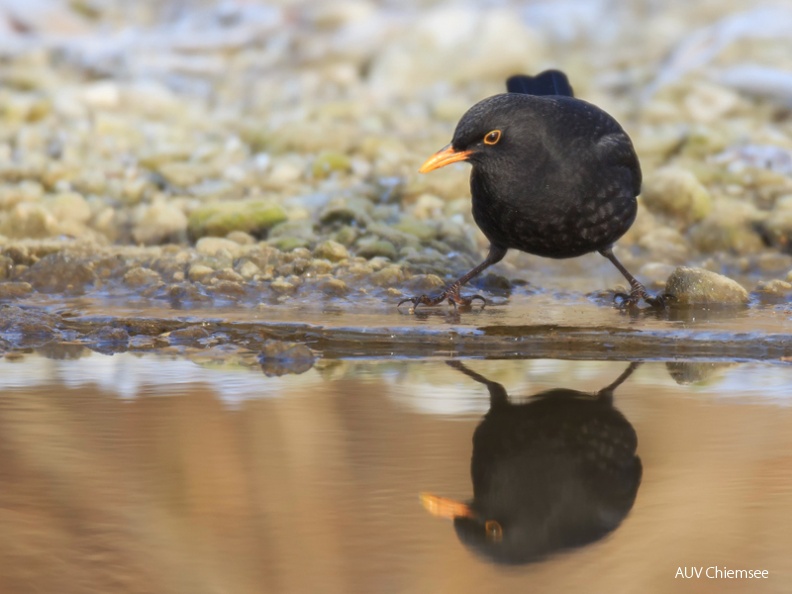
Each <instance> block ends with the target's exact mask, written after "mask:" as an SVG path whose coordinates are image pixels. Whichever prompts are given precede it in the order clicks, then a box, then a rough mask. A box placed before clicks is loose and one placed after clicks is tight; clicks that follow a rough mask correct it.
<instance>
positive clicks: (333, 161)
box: [311, 152, 352, 179]
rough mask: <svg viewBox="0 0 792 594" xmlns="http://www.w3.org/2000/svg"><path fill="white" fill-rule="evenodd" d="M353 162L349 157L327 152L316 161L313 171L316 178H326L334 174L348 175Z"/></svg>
mask: <svg viewBox="0 0 792 594" xmlns="http://www.w3.org/2000/svg"><path fill="white" fill-rule="evenodd" d="M351 169H352V162H351V161H350V159H349V157H348V156H347V155H344V154H342V153H337V152H325V153H322V154H321V155H319V156H318V157H316V159H314V162H313V165H312V167H311V171H312V172H313V176H314V177H315V178H319V179H321V178H324V177H327V176H329V175H330V174H332V173H335V172H339V173H348V172H349V171H350V170H351Z"/></svg>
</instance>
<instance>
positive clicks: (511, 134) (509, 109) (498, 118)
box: [419, 93, 543, 173]
mask: <svg viewBox="0 0 792 594" xmlns="http://www.w3.org/2000/svg"><path fill="white" fill-rule="evenodd" d="M542 100H543V99H540V100H539V101H538V102H539V103H541V101H542ZM536 107H537V98H536V97H533V96H530V95H521V94H516V93H505V94H502V95H495V96H493V97H489V98H487V99H484V100H483V101H479V102H478V103H476V105H474V106H473V107H471V108H470V109H469V110H468V111H467V113H465V115H463V116H462V119H461V120H459V123H458V124H457V127H456V130H455V131H454V138H453V140H452V141H451V144H449V145H448V146H446V147H444V148H442V149H441V150H439V151H438V152H436V153H435V154H434V155H432V156H431V157H429V159H427V160H426V162H425V163H424V164H423V165H422V166H421V168H420V169H419V171H420V172H421V173H428V172H430V171H433V170H435V169H438V168H440V167H445V166H446V165H450V164H451V163H457V162H459V161H468V162H470V163H472V164H473V165H474V166H476V165H486V164H487V163H492V162H497V161H501V160H503V159H508V158H510V157H513V156H517V155H524V154H526V153H527V152H528V151H529V150H530V145H531V144H532V143H534V142H535V132H532V131H533V130H535V128H534V124H535V122H536V117H537V115H536Z"/></svg>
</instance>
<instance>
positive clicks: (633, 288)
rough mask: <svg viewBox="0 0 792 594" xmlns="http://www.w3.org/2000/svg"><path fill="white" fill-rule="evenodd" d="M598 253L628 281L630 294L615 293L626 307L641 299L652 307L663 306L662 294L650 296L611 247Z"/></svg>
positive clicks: (635, 303)
mask: <svg viewBox="0 0 792 594" xmlns="http://www.w3.org/2000/svg"><path fill="white" fill-rule="evenodd" d="M599 253H600V254H602V255H603V256H605V257H606V258H607V259H608V260H610V261H611V263H613V265H614V266H615V267H616V268H618V269H619V272H621V273H622V274H623V275H624V278H626V279H627V282H629V283H630V294H629V295H625V294H624V293H617V294H616V297H621V298H622V299H623V300H624V301H623V303H624V305H625V306H627V307H632V306H635V305H637V304H638V302H639V301H640V300H641V299H643V300H644V301H646V302H647V303H648V304H649V305H651V306H652V307H657V308H662V307H665V301H664V300H663V297H662V296H658V297H652V296H651V295H650V294H649V293H648V292H647V291H646V287H644V286H643V285H642V284H641V283H640V282H638V279H637V278H635V277H634V276H633V275H632V274H630V271H629V270H627V269H626V268H625V267H624V266H623V265H622V263H621V262H619V261H618V260H617V259H616V256H614V255H613V248H610V247H609V248H605V249H604V250H600V251H599Z"/></svg>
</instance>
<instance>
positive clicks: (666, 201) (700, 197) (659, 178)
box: [641, 167, 712, 227]
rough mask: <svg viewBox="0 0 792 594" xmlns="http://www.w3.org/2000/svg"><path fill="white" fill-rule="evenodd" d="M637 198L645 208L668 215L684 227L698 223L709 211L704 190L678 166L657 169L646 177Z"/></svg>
mask: <svg viewBox="0 0 792 594" xmlns="http://www.w3.org/2000/svg"><path fill="white" fill-rule="evenodd" d="M641 196H642V198H643V203H644V204H645V205H646V208H648V209H649V210H651V211H654V212H657V213H660V214H665V215H668V216H670V217H672V218H674V219H676V220H678V221H679V222H681V223H682V224H683V225H684V226H685V227H687V226H690V225H691V224H692V223H695V222H696V221H700V220H701V219H703V218H704V217H706V216H707V215H708V214H709V213H710V211H711V210H712V197H711V196H710V193H709V191H708V190H707V188H705V187H704V186H703V185H702V184H701V183H700V182H699V181H698V179H696V176H695V175H694V174H693V173H692V172H690V171H687V170H684V169H680V168H678V167H665V168H663V169H658V170H657V171H655V172H654V173H653V174H652V175H649V176H647V179H646V181H645V182H644V186H643V189H642V192H641Z"/></svg>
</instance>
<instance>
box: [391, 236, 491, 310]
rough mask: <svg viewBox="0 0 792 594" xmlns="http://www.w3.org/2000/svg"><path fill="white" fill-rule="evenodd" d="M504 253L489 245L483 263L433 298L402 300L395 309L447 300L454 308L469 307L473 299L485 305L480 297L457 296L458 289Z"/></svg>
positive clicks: (419, 297)
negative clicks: (403, 305)
mask: <svg viewBox="0 0 792 594" xmlns="http://www.w3.org/2000/svg"><path fill="white" fill-rule="evenodd" d="M506 251H507V250H506V248H502V247H500V246H496V245H494V244H490V248H489V253H488V254H487V257H486V258H484V261H483V262H482V263H481V264H479V265H478V266H476V267H475V268H473V269H472V270H470V271H468V272H467V273H465V274H463V275H462V276H460V277H459V278H458V279H457V280H455V281H454V282H453V283H451V284H450V285H448V286H447V287H446V288H445V289H443V292H442V293H440V294H439V295H436V296H434V297H430V296H429V295H420V296H418V297H408V298H407V299H402V300H401V301H399V305H397V306H396V307H399V306H400V305H401V304H402V303H407V302H408V301H409V302H411V303H412V304H413V306H414V307H418V306H419V305H437V304H439V303H442V302H443V301H446V300H448V302H449V303H451V304H452V305H453V306H454V307H456V306H457V305H470V303H471V302H472V301H473V300H474V299H481V301H483V302H484V303H486V300H485V299H484V297H482V296H481V295H472V296H470V297H463V296H462V295H460V294H459V289H461V288H462V285H464V284H465V283H466V282H468V281H469V280H470V279H472V278H475V277H476V276H478V275H479V274H481V273H482V272H483V271H484V270H485V269H487V268H489V267H490V266H492V265H493V264H496V263H498V262H500V261H501V260H503V256H505V255H506Z"/></svg>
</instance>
